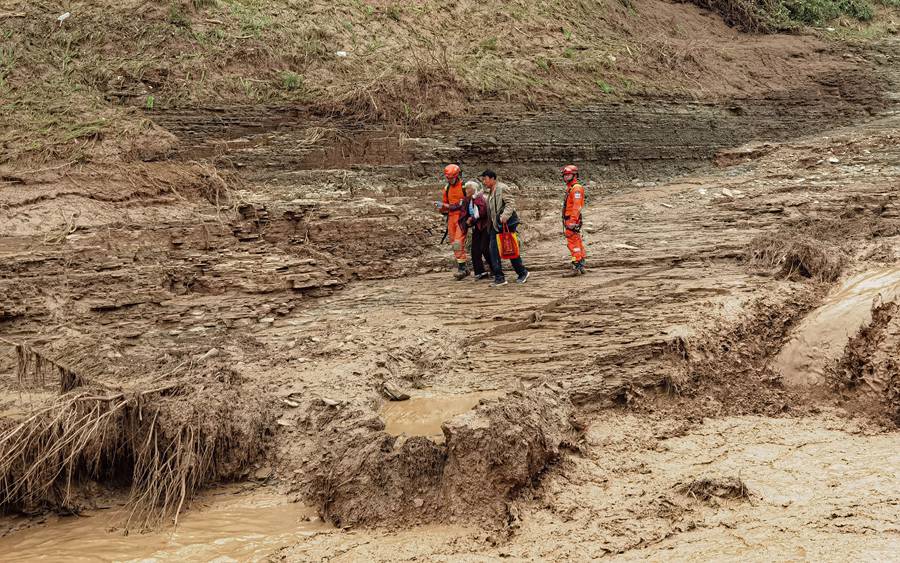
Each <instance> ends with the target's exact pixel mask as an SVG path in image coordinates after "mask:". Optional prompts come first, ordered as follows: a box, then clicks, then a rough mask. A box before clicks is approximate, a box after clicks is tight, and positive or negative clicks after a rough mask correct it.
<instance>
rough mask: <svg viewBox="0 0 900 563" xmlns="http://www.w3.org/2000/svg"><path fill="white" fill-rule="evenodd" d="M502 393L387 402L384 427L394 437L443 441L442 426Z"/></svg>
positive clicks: (415, 397) (423, 396)
mask: <svg viewBox="0 0 900 563" xmlns="http://www.w3.org/2000/svg"><path fill="white" fill-rule="evenodd" d="M500 395H502V393H498V392H483V393H465V394H460V395H448V394H436V393H422V394H416V395H413V396H412V397H410V398H409V399H407V400H405V401H392V402H388V403H385V405H384V406H383V407H382V408H381V410H380V411H379V415H380V416H381V418H382V420H384V430H385V432H387V433H388V434H391V435H392V436H401V435H403V436H425V437H428V438H432V439H436V440H438V441H442V440H443V437H444V435H443V431H442V430H441V427H442V425H443V423H444V422H446V421H448V420H450V419H451V418H453V417H455V416H456V415H460V414H463V413H465V412H468V411H470V410H472V409H473V408H474V407H475V406H476V405H477V404H478V403H479V402H480V401H481V400H482V399H487V398H496V397H498V396H500Z"/></svg>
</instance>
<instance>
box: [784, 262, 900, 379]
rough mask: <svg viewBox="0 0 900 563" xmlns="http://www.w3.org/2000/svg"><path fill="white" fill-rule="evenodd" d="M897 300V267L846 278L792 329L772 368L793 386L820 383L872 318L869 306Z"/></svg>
mask: <svg viewBox="0 0 900 563" xmlns="http://www.w3.org/2000/svg"><path fill="white" fill-rule="evenodd" d="M879 295H880V296H881V299H882V300H883V301H893V300H895V299H897V298H898V297H900V267H893V268H889V269H885V270H876V271H870V272H866V273H863V274H859V275H857V276H853V277H851V278H850V279H848V280H847V281H846V282H844V283H843V285H842V286H841V287H840V288H839V289H838V290H837V291H833V292H832V293H831V294H830V295H829V296H828V297H827V298H826V299H825V302H824V303H823V304H822V305H821V306H820V307H819V308H818V309H816V310H815V311H813V312H812V313H810V314H809V315H808V316H807V317H806V318H805V319H803V322H801V323H800V325H799V326H798V327H797V328H796V329H795V330H794V332H793V334H792V335H791V338H790V340H789V341H788V343H787V344H785V346H784V347H783V348H782V349H781V352H780V353H779V354H778V356H777V357H776V358H775V363H774V366H773V367H774V368H775V370H776V371H779V372H781V374H782V375H783V376H784V382H785V384H786V385H789V386H793V387H802V386H812V385H819V384H821V383H823V382H824V379H825V369H826V368H827V366H828V365H829V364H830V363H832V362H834V361H835V360H837V359H838V358H840V356H841V354H842V353H843V350H844V347H845V346H846V345H847V341H848V340H849V339H850V337H852V336H853V335H854V334H856V332H857V331H858V330H859V329H860V327H862V326H863V325H864V324H865V323H868V322H869V321H870V320H871V318H872V303H873V301H874V300H875V299H876V298H878V297H879Z"/></svg>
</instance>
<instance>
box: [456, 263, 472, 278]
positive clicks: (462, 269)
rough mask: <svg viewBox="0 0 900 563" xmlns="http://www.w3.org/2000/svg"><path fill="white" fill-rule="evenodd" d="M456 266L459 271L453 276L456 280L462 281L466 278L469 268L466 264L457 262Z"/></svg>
mask: <svg viewBox="0 0 900 563" xmlns="http://www.w3.org/2000/svg"><path fill="white" fill-rule="evenodd" d="M457 265H458V266H459V270H457V272H456V274H454V277H456V279H457V280H463V279H465V278H466V277H468V275H469V268H468V266H466V263H465V262H459V263H458V264H457Z"/></svg>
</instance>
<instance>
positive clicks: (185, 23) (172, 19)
mask: <svg viewBox="0 0 900 563" xmlns="http://www.w3.org/2000/svg"><path fill="white" fill-rule="evenodd" d="M167 18H168V21H169V23H170V24H172V25H174V26H176V27H184V28H190V27H191V20H190V19H189V18H188V16H187V14H185V13H184V10H183V9H182V7H181V5H180V4H178V3H177V2H172V3H171V4H169V13H168V16H167Z"/></svg>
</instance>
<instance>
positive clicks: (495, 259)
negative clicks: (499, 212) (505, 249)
mask: <svg viewBox="0 0 900 563" xmlns="http://www.w3.org/2000/svg"><path fill="white" fill-rule="evenodd" d="M517 227H518V225H517V224H516V225H509V232H511V233H514V232H516V228H517ZM498 234H499V233H498V232H497V231H495V230H494V229H493V228H491V269H492V270H494V279H495V280H497V281H502V280H504V279H506V276H504V275H503V264H502V263H501V261H500V247H498V246H497V235H498ZM510 263H511V264H512V267H513V270H515V271H516V275H517V276H524V275H525V273H526V272H528V270H526V269H525V263H524V262H522V256H521V255H519V257H518V258H514V259H512V260H510Z"/></svg>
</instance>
